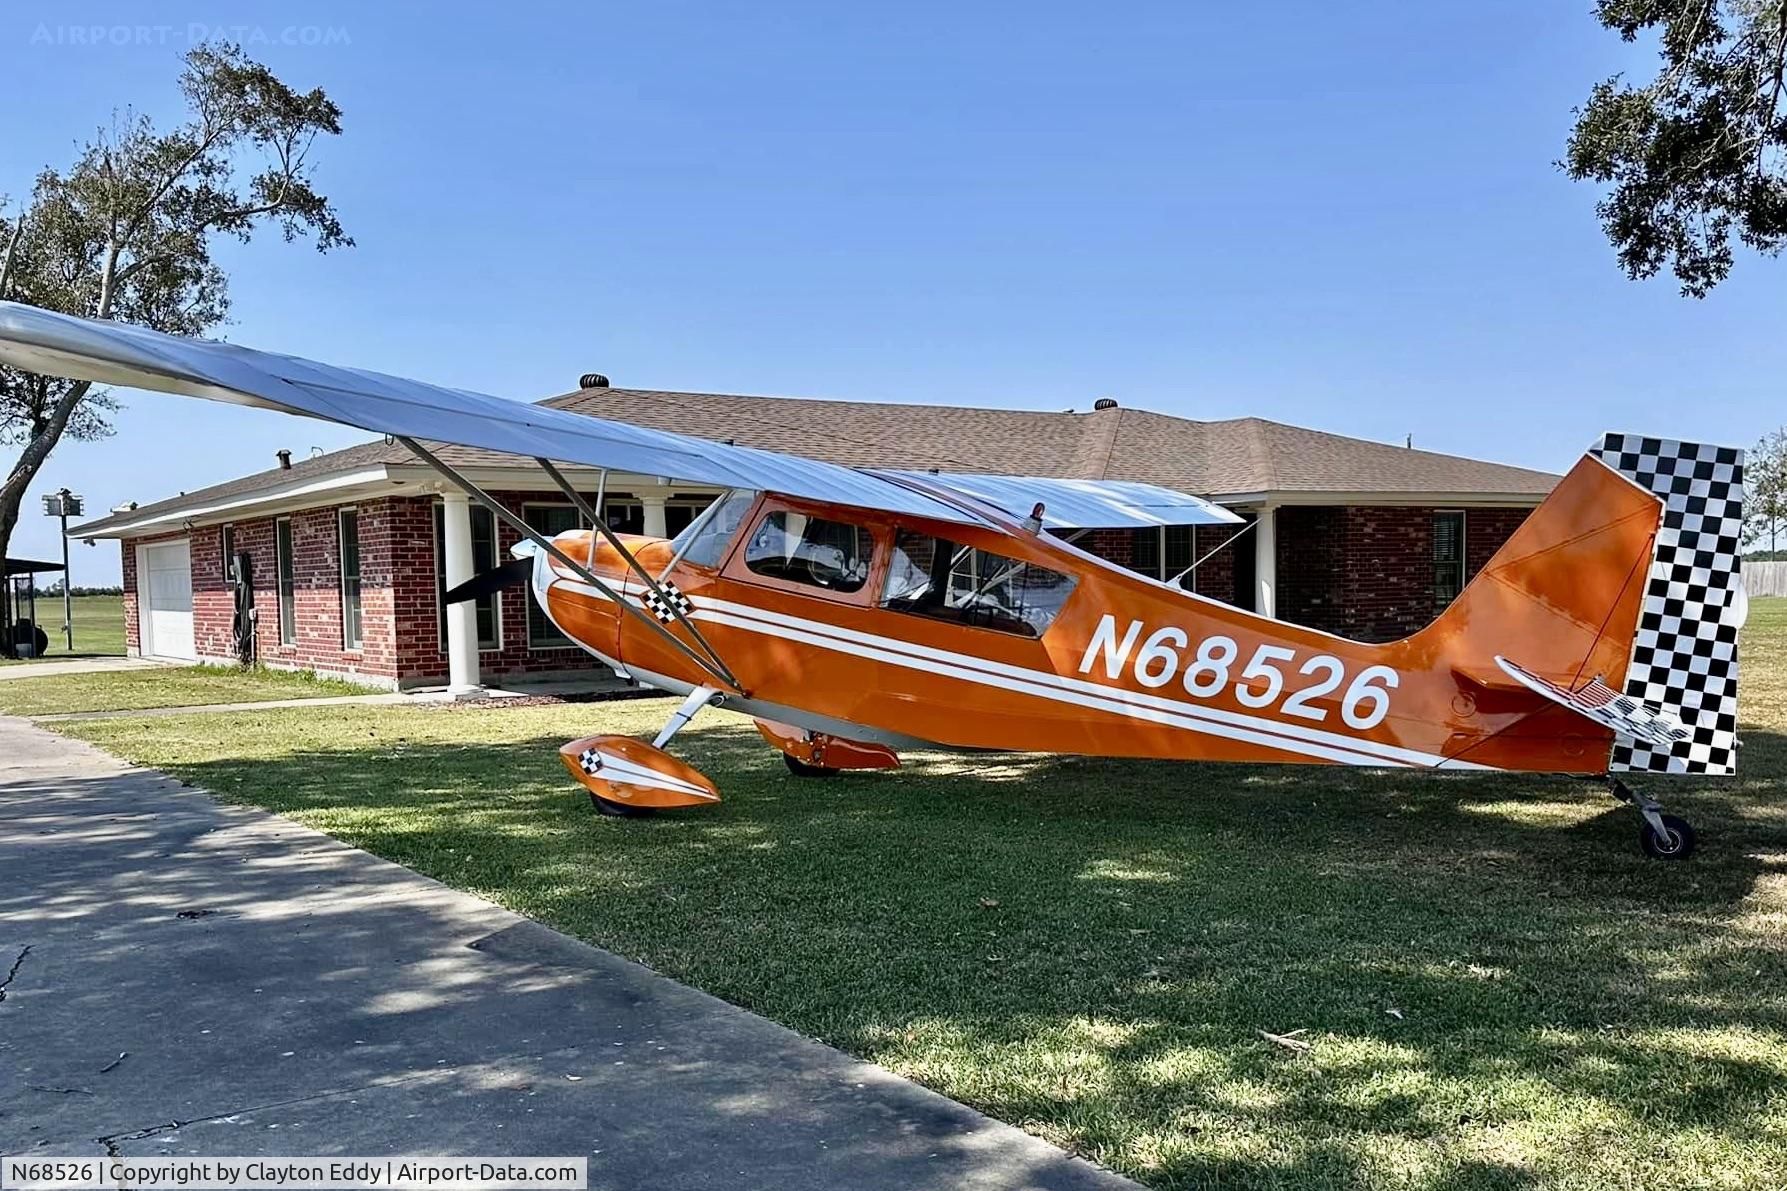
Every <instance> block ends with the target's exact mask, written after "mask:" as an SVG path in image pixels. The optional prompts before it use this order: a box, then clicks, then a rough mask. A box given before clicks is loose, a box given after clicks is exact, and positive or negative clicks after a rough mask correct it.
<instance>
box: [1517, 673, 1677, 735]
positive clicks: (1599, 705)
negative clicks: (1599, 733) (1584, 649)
mask: <svg viewBox="0 0 1787 1191" xmlns="http://www.w3.org/2000/svg"><path fill="white" fill-rule="evenodd" d="M1502 665H1503V667H1504V668H1507V667H1513V669H1514V670H1516V671H1517V672H1518V677H1519V678H1521V679H1522V680H1523V681H1525V683H1526V684H1527V685H1528V686H1536V687H1539V688H1541V690H1542V692H1544V693H1549V694H1550V696H1551V697H1552V698H1553V699H1554V700H1556V701H1557V702H1559V703H1562V704H1563V705H1564V706H1565V707H1569V708H1572V709H1573V710H1576V711H1579V712H1581V713H1582V714H1583V715H1585V716H1587V717H1588V718H1589V719H1591V720H1593V721H1595V723H1597V724H1604V725H1605V726H1607V727H1609V728H1612V729H1613V730H1614V731H1615V732H1618V733H1619V734H1621V735H1622V736H1630V737H1632V738H1633V739H1635V740H1639V741H1643V742H1645V743H1647V744H1656V745H1661V746H1663V747H1664V748H1668V747H1670V746H1671V745H1673V744H1675V742H1676V741H1678V740H1686V739H1687V738H1688V737H1689V736H1690V735H1692V732H1691V731H1690V730H1689V729H1688V727H1687V725H1685V724H1683V723H1682V722H1681V721H1680V720H1678V719H1676V718H1675V713H1674V712H1672V711H1670V710H1669V709H1668V708H1666V707H1647V706H1645V705H1644V704H1643V703H1640V702H1639V701H1638V700H1637V699H1634V698H1633V697H1632V696H1630V695H1622V694H1620V693H1619V692H1618V691H1616V690H1614V689H1613V688H1612V687H1610V686H1608V685H1607V684H1606V683H1605V682H1603V681H1601V677H1600V676H1599V675H1596V676H1595V677H1594V678H1593V679H1592V680H1590V681H1589V682H1588V683H1586V684H1584V685H1583V686H1579V687H1577V688H1576V689H1575V690H1570V689H1569V688H1568V687H1562V686H1559V685H1558V684H1557V683H1555V682H1551V681H1548V680H1546V679H1544V678H1540V677H1539V676H1538V675H1537V674H1533V673H1531V672H1529V671H1526V670H1522V669H1521V668H1520V667H1518V666H1514V664H1513V663H1512V662H1509V661H1506V660H1503V661H1502Z"/></svg>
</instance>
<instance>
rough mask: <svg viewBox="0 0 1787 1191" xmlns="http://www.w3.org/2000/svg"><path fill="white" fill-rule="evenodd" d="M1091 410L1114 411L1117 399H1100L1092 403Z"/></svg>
mask: <svg viewBox="0 0 1787 1191" xmlns="http://www.w3.org/2000/svg"><path fill="white" fill-rule="evenodd" d="M1092 408H1093V409H1094V410H1100V409H1116V408H1117V399H1116V398H1115V397H1100V398H1099V399H1098V400H1097V401H1094V402H1093V403H1092Z"/></svg>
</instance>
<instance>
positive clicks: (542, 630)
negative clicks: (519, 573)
mask: <svg viewBox="0 0 1787 1191" xmlns="http://www.w3.org/2000/svg"><path fill="white" fill-rule="evenodd" d="M521 519H522V520H523V521H525V522H527V525H528V528H529V529H532V530H534V531H535V532H537V533H538V534H539V535H540V536H541V537H543V538H546V539H547V540H548V541H550V540H551V539H553V538H556V537H557V536H558V535H559V534H561V533H564V532H566V531H567V530H572V529H582V528H583V527H584V526H583V514H581V513H579V512H578V511H577V508H576V506H575V505H524V506H522V509H521ZM527 643H528V645H529V646H530V647H532V648H534V649H552V648H556V647H560V646H567V645H575V644H576V642H574V641H572V640H571V639H570V638H569V637H567V636H565V635H564V634H563V633H561V632H559V631H558V626H557V625H555V624H553V623H552V621H551V620H550V619H548V618H547V616H546V613H545V611H544V610H543V609H541V607H540V601H539V600H537V599H535V598H534V597H533V595H532V594H531V593H530V594H529V595H528V598H527Z"/></svg>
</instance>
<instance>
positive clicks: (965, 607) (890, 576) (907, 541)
mask: <svg viewBox="0 0 1787 1191" xmlns="http://www.w3.org/2000/svg"><path fill="white" fill-rule="evenodd" d="M1073 588H1074V581H1073V580H1072V579H1070V578H1069V577H1068V576H1066V575H1063V574H1060V573H1059V572H1056V571H1051V570H1048V569H1046V568H1044V567H1039V566H1033V565H1031V564H1030V563H1025V562H1018V561H1017V560H1016V559H1011V558H1006V557H1004V556H1003V555H999V554H993V553H991V552H990V551H986V550H975V549H971V548H969V547H967V546H961V545H958V544H956V543H955V542H951V541H946V540H945V539H943V538H935V537H932V536H931V535H930V534H923V533H914V532H913V531H911V530H904V529H903V530H901V531H900V532H899V534H898V535H897V536H896V537H895V538H894V552H893V561H892V562H891V563H890V564H889V565H888V571H887V587H886V589H885V590H884V591H883V593H882V597H881V606H882V607H883V608H888V609H891V610H893V611H895V612H909V613H912V614H913V615H916V616H928V617H931V618H932V619H935V620H950V621H954V622H956V623H957V624H966V625H973V626H975V627H976V628H983V629H996V630H998V631H999V632H1002V633H1015V634H1017V635H1019V636H1022V637H1040V636H1042V635H1043V634H1044V633H1046V632H1047V631H1048V628H1049V626H1050V625H1051V624H1053V623H1054V622H1055V617H1056V616H1058V615H1059V614H1060V612H1061V608H1062V606H1063V605H1065V604H1066V603H1067V597H1069V596H1070V595H1072V594H1073Z"/></svg>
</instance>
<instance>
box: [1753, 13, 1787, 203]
mask: <svg viewBox="0 0 1787 1191" xmlns="http://www.w3.org/2000/svg"><path fill="white" fill-rule="evenodd" d="M1784 78H1787V2H1784V3H1782V5H1781V15H1780V17H1779V18H1778V19H1777V20H1776V21H1775V86H1774V91H1773V92H1772V93H1771V94H1770V95H1769V97H1768V110H1767V111H1765V112H1763V113H1762V144H1761V146H1760V147H1759V148H1758V149H1757V150H1756V174H1757V176H1758V177H1760V176H1761V175H1762V173H1763V172H1764V170H1765V169H1766V168H1767V162H1768V133H1769V130H1770V129H1771V128H1773V127H1774V123H1775V111H1776V110H1777V109H1778V108H1779V107H1780V104H1781V83H1782V81H1783V79H1784Z"/></svg>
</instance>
